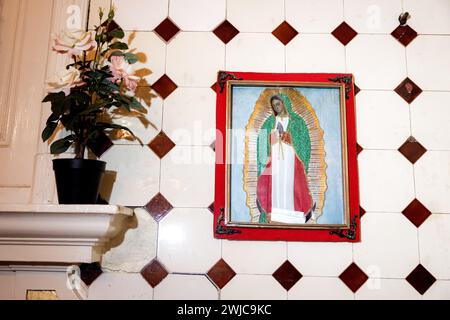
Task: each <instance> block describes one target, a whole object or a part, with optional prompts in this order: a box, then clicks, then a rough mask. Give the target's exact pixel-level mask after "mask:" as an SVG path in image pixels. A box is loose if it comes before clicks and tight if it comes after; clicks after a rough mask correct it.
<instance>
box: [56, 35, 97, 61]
mask: <svg viewBox="0 0 450 320" xmlns="http://www.w3.org/2000/svg"><path fill="white" fill-rule="evenodd" d="M96 47H97V43H96V42H95V40H94V39H93V38H92V34H91V33H90V32H86V31H84V30H69V31H63V32H61V34H60V35H59V36H58V37H56V38H55V44H54V45H53V51H56V52H58V53H60V54H67V55H69V56H79V55H81V54H82V53H84V52H86V51H90V50H93V49H95V48H96Z"/></svg>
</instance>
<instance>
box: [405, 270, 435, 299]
mask: <svg viewBox="0 0 450 320" xmlns="http://www.w3.org/2000/svg"><path fill="white" fill-rule="evenodd" d="M406 281H408V282H409V284H410V285H411V286H413V287H414V289H416V290H417V292H419V293H420V294H424V293H425V292H427V290H428V289H429V288H430V287H431V286H432V285H433V283H435V282H436V278H435V277H434V276H433V275H432V274H431V273H430V272H429V271H428V270H427V269H425V268H424V267H423V266H422V265H421V264H419V265H418V266H417V267H416V268H415V269H414V270H413V271H412V272H411V273H410V274H409V275H408V276H407V277H406Z"/></svg>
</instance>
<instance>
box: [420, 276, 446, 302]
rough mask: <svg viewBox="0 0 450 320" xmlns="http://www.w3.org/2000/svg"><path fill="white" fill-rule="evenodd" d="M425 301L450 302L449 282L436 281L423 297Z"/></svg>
mask: <svg viewBox="0 0 450 320" xmlns="http://www.w3.org/2000/svg"><path fill="white" fill-rule="evenodd" d="M423 299H426V300H450V281H448V280H446V281H441V280H438V281H436V282H435V283H434V284H433V285H432V286H431V288H430V289H428V291H427V292H425V294H424V295H423Z"/></svg>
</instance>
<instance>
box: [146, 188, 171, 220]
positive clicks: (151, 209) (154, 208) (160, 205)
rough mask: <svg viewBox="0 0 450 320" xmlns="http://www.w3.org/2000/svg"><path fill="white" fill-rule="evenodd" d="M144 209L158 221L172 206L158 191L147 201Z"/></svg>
mask: <svg viewBox="0 0 450 320" xmlns="http://www.w3.org/2000/svg"><path fill="white" fill-rule="evenodd" d="M145 209H147V211H148V213H150V215H151V216H152V217H153V219H155V221H157V222H159V221H161V220H162V218H164V217H165V216H166V215H167V214H168V213H169V212H170V211H171V210H172V209H173V206H172V205H171V204H170V202H169V201H167V199H166V198H164V196H163V195H162V194H161V193H158V194H157V195H156V196H155V197H154V198H153V199H152V200H150V202H149V203H147V205H146V206H145Z"/></svg>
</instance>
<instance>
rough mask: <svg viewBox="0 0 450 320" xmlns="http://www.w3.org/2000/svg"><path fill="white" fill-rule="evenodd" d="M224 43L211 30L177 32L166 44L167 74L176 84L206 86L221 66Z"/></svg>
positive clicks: (211, 82)
mask: <svg viewBox="0 0 450 320" xmlns="http://www.w3.org/2000/svg"><path fill="white" fill-rule="evenodd" d="M224 55H225V45H224V44H223V42H222V41H220V40H219V39H218V38H217V37H216V36H215V35H214V34H213V33H211V32H181V33H179V34H178V35H177V36H176V37H175V38H174V39H172V40H171V41H170V43H169V45H168V46H167V75H168V76H169V77H170V78H171V79H172V80H173V81H174V82H175V83H176V84H177V85H178V86H188V87H189V86H195V87H210V86H212V85H213V84H214V83H215V82H216V79H217V71H218V70H220V69H223V67H224Z"/></svg>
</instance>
